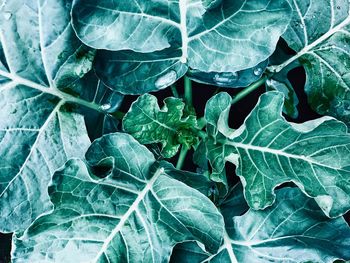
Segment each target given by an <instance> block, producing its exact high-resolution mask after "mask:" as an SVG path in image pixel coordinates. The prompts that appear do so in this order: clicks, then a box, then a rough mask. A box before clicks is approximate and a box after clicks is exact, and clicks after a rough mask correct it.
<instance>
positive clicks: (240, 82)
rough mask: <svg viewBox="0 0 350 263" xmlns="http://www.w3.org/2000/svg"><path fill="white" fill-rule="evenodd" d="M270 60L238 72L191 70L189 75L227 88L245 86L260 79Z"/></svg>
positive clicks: (196, 79)
mask: <svg viewBox="0 0 350 263" xmlns="http://www.w3.org/2000/svg"><path fill="white" fill-rule="evenodd" d="M267 65H268V60H265V61H263V62H261V63H259V64H258V65H256V66H255V67H253V68H250V69H244V70H241V71H238V72H209V73H205V72H201V71H199V70H191V69H190V70H189V71H188V73H187V75H188V76H189V77H190V78H191V79H192V80H194V81H196V82H199V83H203V84H207V85H215V86H219V87H225V88H244V87H247V86H249V85H250V84H252V83H253V82H255V81H257V80H259V79H260V78H261V76H262V75H263V73H264V71H265V69H266V67H267Z"/></svg>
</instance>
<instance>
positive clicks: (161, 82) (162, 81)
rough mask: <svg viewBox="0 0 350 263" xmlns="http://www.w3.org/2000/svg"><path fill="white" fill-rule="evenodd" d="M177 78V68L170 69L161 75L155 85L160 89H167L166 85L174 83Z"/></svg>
mask: <svg viewBox="0 0 350 263" xmlns="http://www.w3.org/2000/svg"><path fill="white" fill-rule="evenodd" d="M176 79H177V74H176V71H175V70H170V71H169V72H168V73H166V74H165V75H163V76H161V77H159V78H158V79H157V80H156V82H155V84H154V85H155V86H156V87H157V88H158V89H165V88H166V87H169V86H170V85H171V84H173V83H174V82H175V81H176Z"/></svg>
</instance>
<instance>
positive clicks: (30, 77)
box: [0, 0, 100, 232]
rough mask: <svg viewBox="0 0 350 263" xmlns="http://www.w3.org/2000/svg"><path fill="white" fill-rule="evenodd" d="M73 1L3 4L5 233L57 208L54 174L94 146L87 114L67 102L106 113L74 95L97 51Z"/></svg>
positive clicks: (0, 221) (0, 103) (1, 195)
mask: <svg viewBox="0 0 350 263" xmlns="http://www.w3.org/2000/svg"><path fill="white" fill-rule="evenodd" d="M70 5H71V2H70V1H69V0H67V1H64V0H60V1H50V2H47V1H24V0H19V1H5V2H3V4H2V5H1V9H0V50H1V52H0V54H1V55H0V60H1V61H0V108H1V111H0V232H13V231H17V230H23V229H25V228H26V227H27V226H28V225H29V224H30V223H31V222H32V220H33V219H35V218H36V217H37V216H38V215H40V214H41V213H43V212H47V211H48V210H50V209H51V205H50V201H49V196H48V194H47V186H48V183H49V181H50V179H51V175H52V173H53V172H54V171H55V170H56V169H58V168H59V167H61V166H62V165H63V164H64V163H65V162H66V161H67V159H68V158H71V157H81V156H82V154H83V153H84V152H85V151H86V149H87V147H88V146H89V144H90V141H89V138H88V137H87V133H86V129H85V125H84V120H83V117H82V116H80V115H78V114H75V113H70V112H71V107H67V106H68V105H66V102H71V103H77V104H79V105H84V106H88V107H90V108H92V109H94V110H100V107H99V106H98V105H97V104H94V103H90V102H88V101H86V100H83V99H80V98H76V97H74V96H72V95H70V94H68V93H67V92H68V91H70V90H71V88H73V86H74V87H75V86H78V84H79V83H80V82H79V78H80V77H82V76H83V75H84V74H85V73H86V72H87V71H88V70H89V69H90V68H91V66H92V65H91V64H92V61H91V60H92V58H93V56H94V52H93V51H91V50H90V49H89V48H87V47H86V46H84V45H83V44H82V43H81V42H80V41H79V40H78V39H77V38H76V37H75V35H74V31H73V29H72V27H71V25H70V16H69V7H70ZM79 85H80V84H79ZM70 87H71V88H70ZM69 93H71V92H69Z"/></svg>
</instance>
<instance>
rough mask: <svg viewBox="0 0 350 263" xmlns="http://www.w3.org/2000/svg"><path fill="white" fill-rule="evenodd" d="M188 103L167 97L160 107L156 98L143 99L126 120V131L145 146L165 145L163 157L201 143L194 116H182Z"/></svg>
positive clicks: (145, 96) (134, 104)
mask: <svg viewBox="0 0 350 263" xmlns="http://www.w3.org/2000/svg"><path fill="white" fill-rule="evenodd" d="M184 108H185V103H184V102H183V101H182V100H181V99H177V98H172V97H170V98H166V99H165V100H164V107H163V108H162V109H160V108H159V106H158V102H157V98H156V97H155V96H153V95H150V94H144V95H142V96H140V97H139V98H138V99H137V100H136V101H135V102H134V103H133V104H132V105H131V107H130V110H129V112H128V113H127V114H126V115H125V117H124V119H123V128H124V131H126V132H127V133H129V134H131V135H132V136H134V137H135V138H136V139H137V140H138V141H139V142H141V143H143V144H151V143H162V146H163V148H162V155H163V156H164V157H166V158H169V157H172V156H174V155H175V154H176V153H177V151H178V149H179V147H180V145H181V144H185V145H186V146H187V147H190V146H191V145H193V144H196V143H197V141H198V138H197V134H196V129H197V121H196V117H195V116H194V115H190V116H187V117H184V116H183V110H184Z"/></svg>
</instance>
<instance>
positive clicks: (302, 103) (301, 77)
mask: <svg viewBox="0 0 350 263" xmlns="http://www.w3.org/2000/svg"><path fill="white" fill-rule="evenodd" d="M288 78H289V80H290V81H291V83H292V84H293V87H294V88H295V90H296V92H297V95H298V98H299V105H298V110H299V117H298V118H297V119H290V118H288V117H286V118H287V120H288V121H292V122H297V123H300V122H304V121H307V120H311V119H315V118H318V117H320V116H319V115H318V114H316V113H315V112H314V111H312V110H311V109H310V107H309V106H308V104H307V98H306V95H305V93H304V90H303V88H304V84H305V72H304V69H303V68H301V67H299V68H295V69H293V70H292V71H290V72H289V75H288ZM177 89H178V91H179V93H180V94H183V80H182V79H181V80H179V81H178V83H177ZM216 91H225V92H228V93H229V94H230V95H235V94H237V93H238V92H239V91H241V89H228V88H220V89H219V90H218V88H217V87H214V86H208V85H203V84H198V83H193V104H194V107H195V109H196V111H197V115H198V117H202V116H203V114H204V108H205V104H206V102H207V100H208V99H209V98H211V97H212V96H213V94H214V93H215V92H216ZM264 92H265V88H264V86H261V87H260V88H259V89H257V90H256V91H254V92H252V93H251V94H249V95H248V96H247V97H245V98H244V99H243V100H241V101H240V102H238V103H237V104H235V105H233V107H232V109H231V113H230V126H231V127H232V128H239V127H240V126H241V125H242V124H243V122H244V119H245V118H246V116H247V115H248V114H249V113H250V111H251V110H252V109H253V108H254V106H255V105H256V103H257V101H258V98H259V96H260V95H261V94H262V93H264ZM153 94H154V95H156V96H157V97H158V99H159V102H160V103H161V101H162V100H163V99H164V98H166V97H169V96H172V93H171V90H170V89H169V88H168V89H166V90H162V91H159V92H157V93H153ZM136 98H137V96H127V97H126V98H125V100H124V102H123V104H122V108H121V111H123V112H127V111H128V109H129V107H130V104H131V102H133V101H134V100H135V99H136ZM191 158H192V154H191V152H190V153H189V154H188V155H187V158H186V161H185V163H184V167H183V169H185V170H190V171H194V170H195V168H196V167H194V165H193V164H192V160H191ZM176 160H177V157H174V158H173V159H172V160H171V161H172V162H173V163H174V164H176ZM232 168H233V167H232V166H231V165H228V169H229V170H231V171H232ZM230 174H232V172H231V173H230ZM233 181H238V177H237V176H235V178H234V179H233ZM345 217H346V219H347V222H349V221H350V213H348V214H347V215H346V216H345ZM11 236H12V234H0V263H5V262H6V263H8V262H10V256H9V255H10V250H11Z"/></svg>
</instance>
